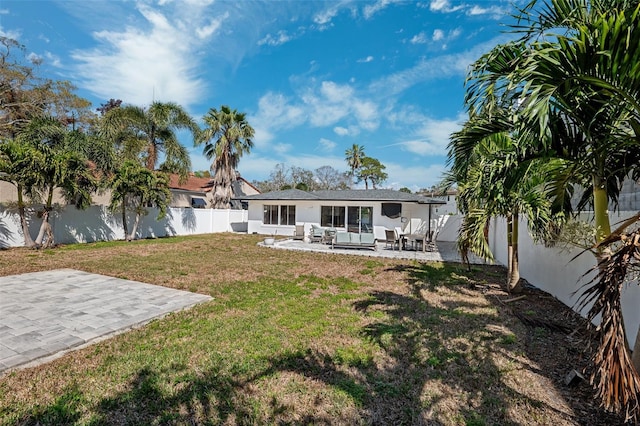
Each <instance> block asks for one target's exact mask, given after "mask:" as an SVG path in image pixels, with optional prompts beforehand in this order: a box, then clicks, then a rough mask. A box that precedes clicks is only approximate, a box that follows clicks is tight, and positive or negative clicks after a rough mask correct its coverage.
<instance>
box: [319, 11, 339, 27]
mask: <svg viewBox="0 0 640 426" xmlns="http://www.w3.org/2000/svg"><path fill="white" fill-rule="evenodd" d="M338 11H339V9H338V7H330V8H328V9H327V10H323V11H322V12H320V13H318V14H316V15H315V16H314V17H313V22H315V23H316V24H318V25H327V24H329V23H331V20H332V19H333V18H335V17H336V15H338Z"/></svg>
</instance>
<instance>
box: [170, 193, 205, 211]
mask: <svg viewBox="0 0 640 426" xmlns="http://www.w3.org/2000/svg"><path fill="white" fill-rule="evenodd" d="M193 197H195V198H202V199H203V200H205V202H206V208H207V209H210V208H211V195H210V193H208V194H205V193H204V192H195V191H184V190H180V189H172V190H171V203H170V206H171V207H191V198H193Z"/></svg>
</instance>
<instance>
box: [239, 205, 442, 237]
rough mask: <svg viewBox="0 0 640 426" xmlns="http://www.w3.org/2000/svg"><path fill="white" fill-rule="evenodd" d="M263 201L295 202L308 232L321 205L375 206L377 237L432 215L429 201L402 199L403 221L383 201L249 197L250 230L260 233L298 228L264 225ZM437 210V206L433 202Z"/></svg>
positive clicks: (434, 221) (298, 221) (283, 232)
mask: <svg viewBox="0 0 640 426" xmlns="http://www.w3.org/2000/svg"><path fill="white" fill-rule="evenodd" d="M264 205H278V206H282V205H295V206H296V224H297V225H301V224H304V226H305V233H306V234H308V233H309V229H310V228H311V225H313V224H316V225H320V208H321V206H323V205H324V206H344V207H349V206H359V207H373V227H374V234H375V238H376V239H384V238H385V233H384V230H385V229H395V228H396V227H400V228H401V229H403V230H404V229H406V231H407V232H408V231H409V230H411V231H412V232H415V231H417V228H418V227H419V225H420V224H424V223H426V222H427V220H428V218H429V206H428V205H426V204H414V203H402V216H401V217H405V218H407V222H406V223H402V221H401V218H400V217H399V218H396V219H391V218H389V217H386V216H383V215H382V202H380V201H377V202H364V201H326V202H318V201H291V202H286V201H280V202H277V201H250V202H249V219H248V225H247V229H248V233H250V234H254V233H255V234H261V235H286V236H291V235H293V234H294V232H295V226H287V225H264V224H263V223H262V220H263V212H264ZM434 210H435V206H434ZM436 224H437V217H436V215H435V214H433V215H432V227H435V226H436Z"/></svg>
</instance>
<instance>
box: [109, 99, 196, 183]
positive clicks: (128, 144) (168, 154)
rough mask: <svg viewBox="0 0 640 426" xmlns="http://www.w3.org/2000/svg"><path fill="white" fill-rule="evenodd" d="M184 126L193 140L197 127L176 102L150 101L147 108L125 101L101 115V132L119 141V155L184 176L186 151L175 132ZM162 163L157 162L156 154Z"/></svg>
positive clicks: (188, 163)
mask: <svg viewBox="0 0 640 426" xmlns="http://www.w3.org/2000/svg"><path fill="white" fill-rule="evenodd" d="M179 130H188V131H189V132H191V134H192V135H193V139H194V142H196V141H197V138H198V135H199V133H200V129H199V127H198V125H197V123H196V122H195V121H194V120H193V118H191V116H190V115H189V114H188V113H187V112H186V111H185V110H184V109H183V108H182V107H181V106H179V105H178V104H175V103H172V102H168V103H163V102H153V103H152V104H151V106H150V107H149V108H148V109H145V108H141V107H138V106H134V105H127V106H124V107H118V108H113V109H110V110H109V111H108V112H107V113H106V114H105V115H104V117H103V119H102V133H103V135H104V136H106V137H108V138H109V139H110V140H112V141H114V142H115V143H116V144H118V145H120V151H121V154H122V156H123V157H125V158H128V159H132V158H134V157H135V158H138V159H140V160H141V162H142V164H144V166H145V167H146V168H147V169H148V170H155V169H156V168H161V169H163V170H166V171H169V172H175V173H179V174H181V175H182V176H186V175H187V173H188V172H189V170H190V169H191V160H190V159H189V152H188V151H187V149H186V148H185V147H184V146H183V145H182V144H180V141H179V140H178V137H177V135H176V132H177V131H179ZM161 154H163V155H164V161H163V163H161V164H160V163H159V161H160V155H161Z"/></svg>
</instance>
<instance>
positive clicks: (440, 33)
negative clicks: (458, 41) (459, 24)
mask: <svg viewBox="0 0 640 426" xmlns="http://www.w3.org/2000/svg"><path fill="white" fill-rule="evenodd" d="M443 38H444V31H442V30H438V29H436V30H433V41H439V40H442V39H443Z"/></svg>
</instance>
